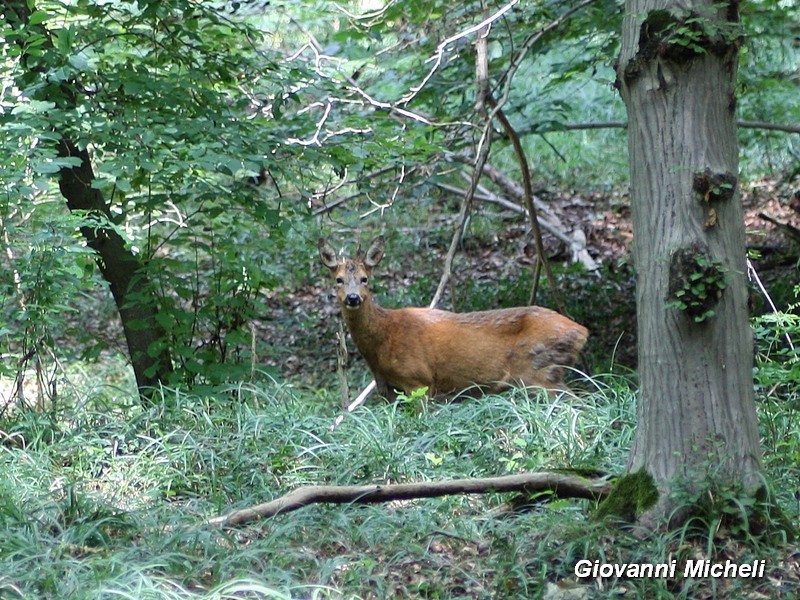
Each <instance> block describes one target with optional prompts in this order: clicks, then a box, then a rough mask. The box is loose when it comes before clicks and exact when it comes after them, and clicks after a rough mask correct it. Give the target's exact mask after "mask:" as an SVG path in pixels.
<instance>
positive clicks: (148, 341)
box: [58, 138, 172, 397]
mask: <svg viewBox="0 0 800 600" xmlns="http://www.w3.org/2000/svg"><path fill="white" fill-rule="evenodd" d="M58 154H59V156H60V157H76V158H79V159H80V161H81V164H80V165H79V166H76V167H72V168H62V169H61V179H60V181H59V188H60V190H61V194H62V195H63V196H64V198H65V199H66V201H67V207H68V208H69V210H70V212H81V213H85V214H86V216H87V217H88V218H90V219H91V218H96V219H97V224H96V225H84V226H82V227H81V233H82V234H83V237H84V238H85V239H86V242H87V244H88V245H89V247H90V248H91V249H92V250H94V251H95V252H96V253H97V256H98V259H97V264H98V265H99V267H100V272H101V273H102V274H103V277H104V278H105V280H106V281H107V282H108V283H109V286H110V288H111V295H112V296H113V297H114V302H115V304H116V306H117V311H118V312H119V316H120V320H121V321H122V328H123V330H124V332H125V340H126V342H127V345H128V353H129V355H130V359H131V364H132V365H133V372H134V375H135V377H136V386H137V387H138V388H139V393H140V395H142V396H143V397H148V396H150V395H151V394H152V391H153V388H155V387H157V386H158V385H159V384H161V383H165V382H166V381H167V379H168V377H169V375H170V373H172V361H171V359H170V354H169V347H168V345H167V344H166V343H165V341H164V340H165V339H166V331H164V328H163V327H162V326H161V325H160V324H159V323H158V321H157V320H156V315H157V314H158V304H157V301H156V299H155V297H154V296H153V294H152V290H151V286H150V282H149V280H148V277H147V274H146V273H145V271H144V269H143V268H142V265H141V264H140V263H139V260H138V259H137V257H136V256H135V255H134V254H133V253H132V252H131V250H130V249H129V248H127V247H126V245H125V240H124V239H122V236H120V235H119V233H117V231H116V230H115V229H114V228H113V227H110V226H109V225H110V224H111V223H112V215H111V212H110V210H109V208H108V205H107V204H106V202H105V200H104V198H103V194H102V192H100V190H97V189H95V188H93V187H92V182H93V181H94V172H93V170H92V164H91V162H90V157H89V152H88V151H87V150H84V149H79V148H77V147H76V146H75V145H74V144H73V143H72V142H70V141H69V140H66V139H64V138H62V139H61V141H60V142H59V144H58ZM159 346H160V348H159Z"/></svg>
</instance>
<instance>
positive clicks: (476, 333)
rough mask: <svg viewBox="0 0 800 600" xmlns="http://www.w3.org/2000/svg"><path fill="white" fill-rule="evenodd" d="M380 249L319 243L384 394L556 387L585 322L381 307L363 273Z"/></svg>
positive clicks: (531, 311) (514, 313)
mask: <svg viewBox="0 0 800 600" xmlns="http://www.w3.org/2000/svg"><path fill="white" fill-rule="evenodd" d="M383 250H384V242H383V237H378V238H376V239H375V240H373V241H372V243H371V244H370V246H369V248H368V249H367V252H366V253H365V254H364V255H361V253H360V252H359V253H358V255H357V256H356V258H353V259H349V258H346V259H339V258H337V256H336V252H335V251H334V250H333V248H331V246H330V245H329V244H328V243H327V242H325V240H320V241H319V252H320V258H321V260H322V263H323V264H324V265H325V266H326V267H328V268H329V269H330V270H331V274H332V275H333V277H334V279H335V280H336V282H337V285H336V292H337V297H338V299H339V304H340V306H341V309H342V315H343V317H344V320H345V322H346V323H347V327H348V329H349V330H350V335H351V336H352V337H353V340H354V341H355V343H356V346H358V350H359V352H360V353H361V355H362V356H363V357H364V358H365V359H366V361H367V364H368V365H369V368H370V369H371V370H372V373H373V375H374V376H375V380H376V382H377V383H378V385H379V386H380V387H379V389H381V391H382V392H383V393H384V395H387V397H390V398H393V397H394V394H393V390H394V389H397V390H401V391H403V392H405V393H406V394H410V393H411V392H413V391H414V390H416V389H419V388H421V387H427V388H428V394H429V395H431V396H434V395H437V394H446V393H452V392H459V391H462V390H465V389H467V388H469V387H471V386H474V385H479V386H486V387H488V388H489V390H490V391H497V390H501V389H504V388H508V387H510V386H512V385H525V386H534V387H543V388H546V389H549V390H558V389H562V388H563V385H562V378H563V366H564V365H569V364H571V363H573V362H574V361H575V358H576V357H577V355H578V353H579V352H580V350H581V348H583V345H584V344H585V343H586V338H587V336H588V331H587V329H586V328H585V327H583V326H582V325H579V324H577V323H575V322H574V321H571V320H570V319H568V318H566V317H564V316H562V315H560V314H558V313H556V312H554V311H552V310H549V309H547V308H542V307H538V306H530V307H517V308H504V309H499V310H488V311H482V312H472V313H452V312H448V311H444V310H435V309H428V308H399V309H394V310H390V309H385V308H381V307H380V306H378V305H377V304H376V303H375V301H374V300H373V298H372V293H371V292H370V288H369V276H370V275H371V273H372V269H373V268H374V267H375V266H376V265H377V264H378V263H379V262H380V261H381V259H382V258H383Z"/></svg>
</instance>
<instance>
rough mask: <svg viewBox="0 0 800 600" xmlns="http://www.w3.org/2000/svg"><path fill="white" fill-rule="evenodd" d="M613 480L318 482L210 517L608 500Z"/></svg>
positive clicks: (236, 521)
mask: <svg viewBox="0 0 800 600" xmlns="http://www.w3.org/2000/svg"><path fill="white" fill-rule="evenodd" d="M610 489H611V486H610V485H609V484H608V483H606V482H605V481H604V480H591V479H583V478H582V477H577V476H574V475H564V474H561V473H523V474H520V475H506V476H503V477H487V478H482V479H453V480H448V481H438V482H423V483H401V484H390V485H345V486H336V485H312V486H308V487H302V488H299V489H296V490H294V491H291V492H289V493H288V494H286V495H284V496H281V497H280V498H276V499H275V500H271V501H269V502H264V503H263V504H258V505H256V506H251V507H248V508H243V509H240V510H237V511H234V512H232V513H230V514H228V515H223V516H220V517H215V518H213V519H209V520H208V521H206V523H205V524H206V525H212V526H219V527H236V526H238V525H243V524H244V523H248V522H250V521H255V520H257V519H266V518H269V517H274V516H276V515H279V514H283V513H287V512H292V511H294V510H297V509H299V508H303V507H305V506H310V505H312V504H375V503H380V502H392V501H398V500H416V499H420V498H438V497H441V496H451V495H454V494H484V493H489V492H521V493H525V494H536V493H542V492H552V493H553V494H555V495H557V496H558V497H559V498H583V499H588V500H602V499H603V498H605V497H606V496H607V495H608V493H609V491H610Z"/></svg>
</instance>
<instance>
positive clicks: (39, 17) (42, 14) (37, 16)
mask: <svg viewBox="0 0 800 600" xmlns="http://www.w3.org/2000/svg"><path fill="white" fill-rule="evenodd" d="M49 16H50V15H49V14H48V13H47V12H46V11H43V10H37V11H34V12H32V13H31V16H30V17H29V18H28V25H29V26H31V27H32V26H34V25H39V24H41V23H44V22H45V21H47V19H48V17H49Z"/></svg>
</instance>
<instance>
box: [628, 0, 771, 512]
mask: <svg viewBox="0 0 800 600" xmlns="http://www.w3.org/2000/svg"><path fill="white" fill-rule="evenodd" d="M716 2H717V0H689V1H682V2H678V1H677V0H627V2H626V6H625V15H626V16H625V20H624V26H623V27H624V31H623V39H622V49H621V56H620V61H619V65H618V85H619V87H620V91H621V94H622V97H623V99H624V101H625V104H626V107H627V111H628V122H629V126H628V145H629V152H630V164H631V205H632V212H633V229H634V245H633V253H634V261H635V265H636V271H637V274H638V281H637V297H636V302H637V311H638V335H639V373H640V383H641V396H640V400H639V408H638V427H637V430H636V437H635V440H634V444H633V448H632V451H631V455H630V462H629V465H628V470H629V471H630V472H637V471H640V470H642V469H643V470H645V471H647V472H648V473H649V474H650V475H652V477H653V479H654V480H655V483H656V485H657V487H658V491H659V501H658V503H657V504H656V505H655V507H654V508H652V509H651V510H650V511H649V512H648V513H646V514H645V515H644V516H643V517H642V519H641V520H642V521H643V522H645V523H646V524H650V525H654V524H655V523H656V522H657V521H659V520H660V519H661V518H663V517H664V516H667V515H669V514H670V512H671V510H672V509H673V508H674V507H673V505H672V501H671V500H670V498H669V493H670V491H671V490H674V488H675V485H676V484H678V483H679V482H680V484H681V485H686V486H687V489H689V490H694V491H695V492H700V491H701V490H702V486H703V484H704V483H706V482H708V481H711V480H720V479H722V480H723V481H726V482H728V483H734V484H743V485H744V487H745V489H751V490H752V489H753V488H754V487H757V486H758V485H759V484H760V483H761V480H760V469H761V461H760V450H759V437H758V429H757V421H756V414H755V405H754V399H753V382H752V361H753V357H752V348H753V344H752V338H751V331H750V327H749V322H748V316H749V315H748V307H747V290H746V279H745V273H746V268H745V232H744V222H743V214H742V207H741V203H740V196H739V189H738V156H737V143H736V122H735V106H736V96H735V80H736V68H737V51H738V37H737V35H738V33H737V30H736V27H737V26H738V14H737V12H736V8H735V7H736V4H737V3H736V2H730V3H729V4H728V5H725V6H720V5H719V4H718V3H717V4H715V3H716ZM723 4H725V3H723ZM697 17H700V19H697ZM701 283H702V284H703V285H704V288H701V287H700V285H699V284H701Z"/></svg>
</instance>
